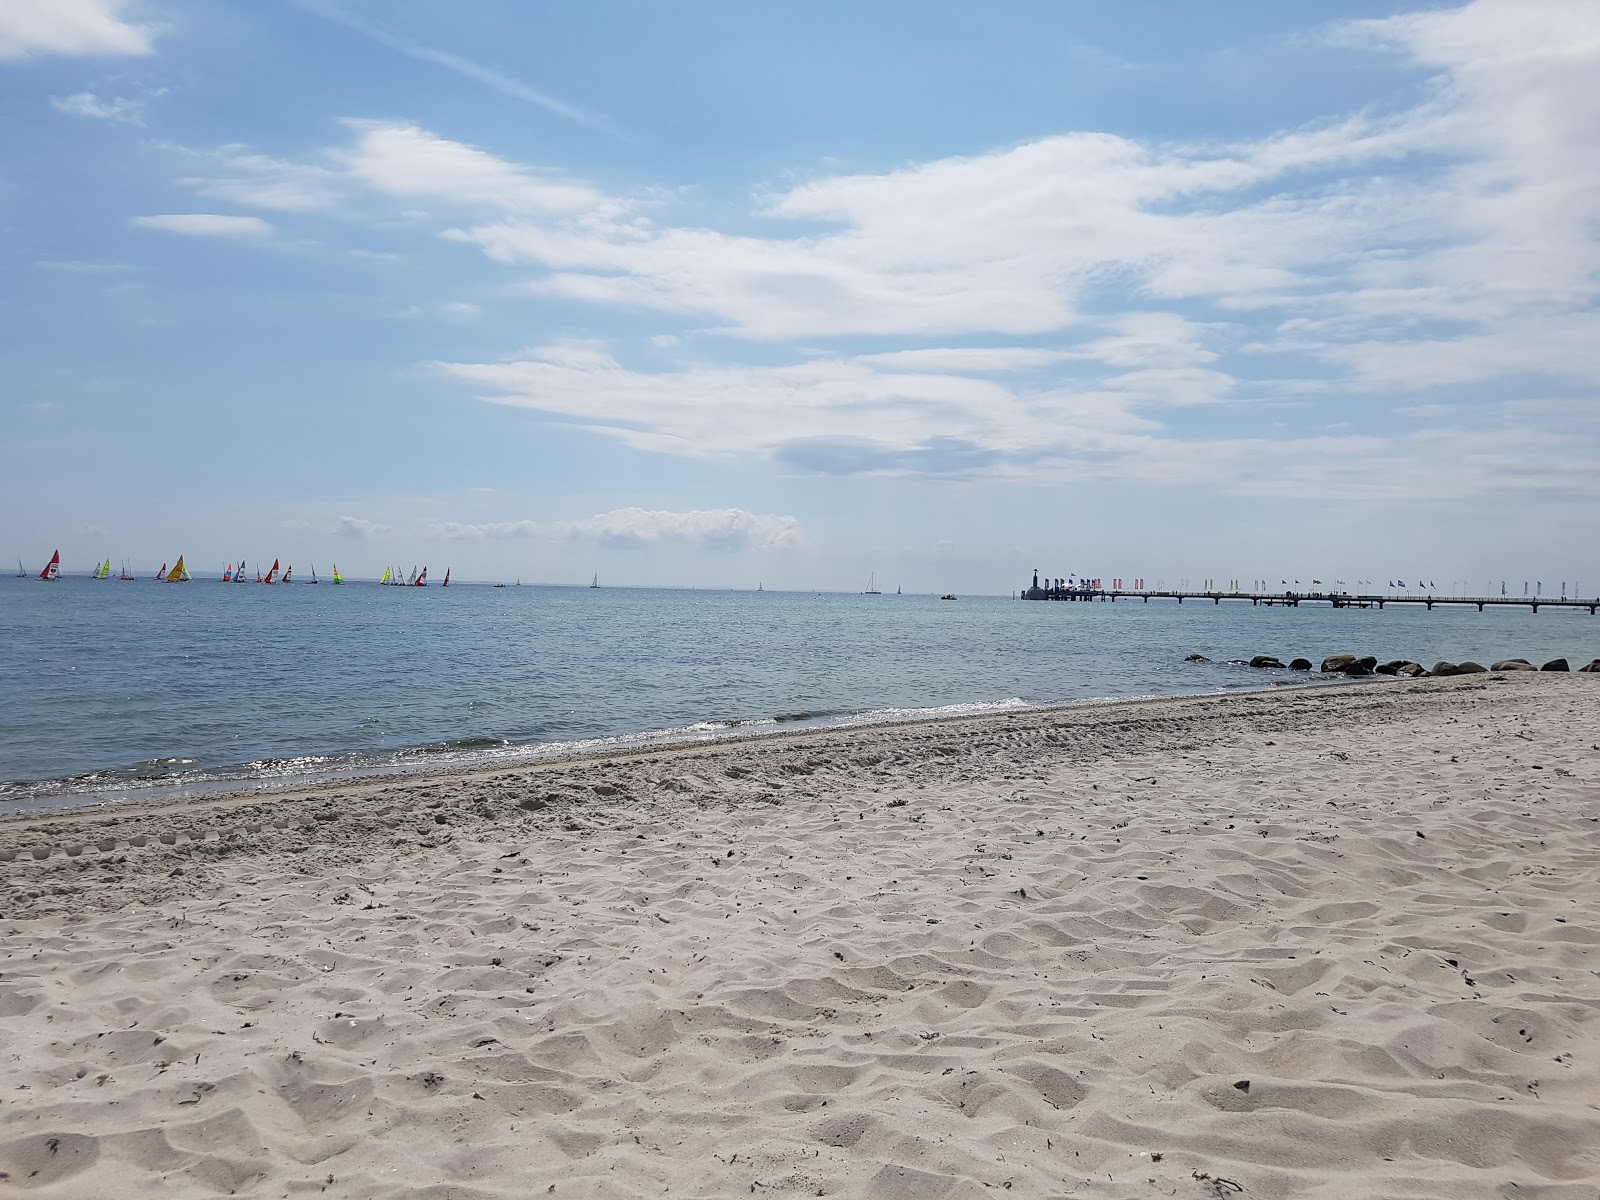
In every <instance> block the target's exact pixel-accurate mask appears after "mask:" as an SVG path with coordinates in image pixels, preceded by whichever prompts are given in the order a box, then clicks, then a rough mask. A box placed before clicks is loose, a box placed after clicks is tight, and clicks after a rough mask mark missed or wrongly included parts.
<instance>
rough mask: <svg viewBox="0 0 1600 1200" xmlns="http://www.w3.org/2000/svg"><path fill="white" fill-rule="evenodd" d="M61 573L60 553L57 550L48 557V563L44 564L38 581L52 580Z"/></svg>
mask: <svg viewBox="0 0 1600 1200" xmlns="http://www.w3.org/2000/svg"><path fill="white" fill-rule="evenodd" d="M60 573H61V551H59V550H57V551H56V552H55V553H54V554H52V555H51V556H50V561H49V562H47V563H45V565H44V570H42V571H40V572H39V578H40V579H54V578H55V577H56V576H57V575H59V574H60Z"/></svg>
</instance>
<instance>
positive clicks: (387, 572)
mask: <svg viewBox="0 0 1600 1200" xmlns="http://www.w3.org/2000/svg"><path fill="white" fill-rule="evenodd" d="M393 574H394V571H393V570H392V569H391V568H389V567H385V568H384V569H383V578H382V579H380V580H378V582H379V583H380V584H382V583H388V582H389V579H390V577H391V576H392V575H393ZM334 578H335V579H338V578H339V576H338V575H337V574H335V575H334Z"/></svg>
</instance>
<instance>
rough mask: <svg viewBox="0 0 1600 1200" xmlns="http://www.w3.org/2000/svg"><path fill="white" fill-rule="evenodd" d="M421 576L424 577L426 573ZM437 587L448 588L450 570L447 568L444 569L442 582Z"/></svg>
mask: <svg viewBox="0 0 1600 1200" xmlns="http://www.w3.org/2000/svg"><path fill="white" fill-rule="evenodd" d="M423 574H424V575H426V574H427V572H426V571H424V572H423ZM439 586H440V587H449V586H450V568H449V567H446V568H445V569H444V582H443V583H441V584H440V585H439Z"/></svg>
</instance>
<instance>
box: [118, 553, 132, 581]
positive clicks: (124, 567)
mask: <svg viewBox="0 0 1600 1200" xmlns="http://www.w3.org/2000/svg"><path fill="white" fill-rule="evenodd" d="M117 578H118V579H120V580H123V581H124V582H127V581H129V580H131V579H132V578H133V572H132V571H130V570H128V560H127V559H123V560H122V574H120V575H118V576H117Z"/></svg>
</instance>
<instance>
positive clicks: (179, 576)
mask: <svg viewBox="0 0 1600 1200" xmlns="http://www.w3.org/2000/svg"><path fill="white" fill-rule="evenodd" d="M188 578H189V572H188V571H186V570H184V567H183V555H181V554H180V555H178V562H177V564H176V565H175V566H174V567H173V568H172V570H170V571H168V572H167V582H168V583H184V582H186V581H187V580H188Z"/></svg>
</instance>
